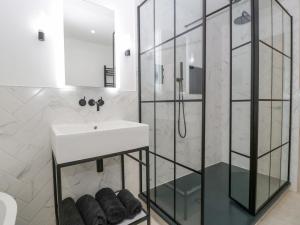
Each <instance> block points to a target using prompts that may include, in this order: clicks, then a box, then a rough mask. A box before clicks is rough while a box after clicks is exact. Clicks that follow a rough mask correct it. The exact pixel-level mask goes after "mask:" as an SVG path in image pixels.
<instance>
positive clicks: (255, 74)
mask: <svg viewBox="0 0 300 225" xmlns="http://www.w3.org/2000/svg"><path fill="white" fill-rule="evenodd" d="M251 14H252V20H251V125H250V140H251V142H250V182H249V186H250V187H249V212H250V213H251V214H253V215H255V214H256V192H257V190H256V189H257V188H256V187H257V158H258V117H259V0H251Z"/></svg>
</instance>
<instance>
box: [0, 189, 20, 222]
mask: <svg viewBox="0 0 300 225" xmlns="http://www.w3.org/2000/svg"><path fill="white" fill-rule="evenodd" d="M16 216H17V203H16V201H15V199H14V198H13V197H11V196H10V195H8V194H5V193H2V192H0V225H15V223H16Z"/></svg>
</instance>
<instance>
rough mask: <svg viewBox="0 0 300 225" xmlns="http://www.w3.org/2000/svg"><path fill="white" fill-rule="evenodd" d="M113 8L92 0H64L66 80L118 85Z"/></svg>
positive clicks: (109, 85)
mask: <svg viewBox="0 0 300 225" xmlns="http://www.w3.org/2000/svg"><path fill="white" fill-rule="evenodd" d="M114 24H115V21H114V11H113V10H111V9H108V8H106V7H103V6H101V5H99V4H96V3H93V2H91V1H89V0H64V48H65V77H66V84H67V85H71V86H89V87H115V65H114V64H115V63H114V61H115V60H114V30H115V29H114Z"/></svg>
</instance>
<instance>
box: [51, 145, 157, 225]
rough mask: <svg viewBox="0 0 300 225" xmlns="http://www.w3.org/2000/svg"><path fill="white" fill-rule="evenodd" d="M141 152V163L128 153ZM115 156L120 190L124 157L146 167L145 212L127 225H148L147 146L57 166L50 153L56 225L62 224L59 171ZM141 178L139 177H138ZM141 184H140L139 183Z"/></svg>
mask: <svg viewBox="0 0 300 225" xmlns="http://www.w3.org/2000/svg"><path fill="white" fill-rule="evenodd" d="M142 151H145V155H146V162H143V161H141V160H139V159H137V158H135V157H134V156H132V155H130V153H135V152H139V154H140V155H141V154H142ZM115 156H120V157H121V178H122V189H124V188H125V171H124V170H125V165H124V156H128V157H129V158H131V159H133V160H134V161H136V162H138V163H139V165H140V167H142V166H145V167H146V192H147V200H146V210H144V209H143V211H144V213H145V216H144V217H142V218H139V219H137V220H136V221H133V222H131V223H129V224H130V225H136V224H139V223H142V222H144V221H147V225H150V224H151V222H150V169H149V167H150V163H149V146H146V147H142V148H137V149H132V150H128V151H121V152H117V153H113V154H109V155H102V156H98V157H93V158H89V159H83V160H78V161H72V162H67V163H61V164H58V163H57V161H56V158H55V155H54V153H53V152H52V166H53V185H54V208H55V217H56V225H63V224H62V218H63V216H64V215H63V214H62V182H61V170H62V168H64V167H68V166H74V165H78V164H81V163H86V162H92V161H97V160H101V159H105V158H111V157H115ZM140 177H141V176H140ZM140 183H141V182H140Z"/></svg>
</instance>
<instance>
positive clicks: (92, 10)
mask: <svg viewBox="0 0 300 225" xmlns="http://www.w3.org/2000/svg"><path fill="white" fill-rule="evenodd" d="M64 27H65V37H69V38H75V39H79V40H82V41H89V42H94V43H98V44H105V45H108V44H110V45H111V44H112V34H113V32H114V11H112V10H111V9H108V8H106V7H103V6H101V5H99V4H94V3H93V2H92V1H90V0H64ZM92 30H94V31H95V33H94V34H92V33H91V31H92Z"/></svg>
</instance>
